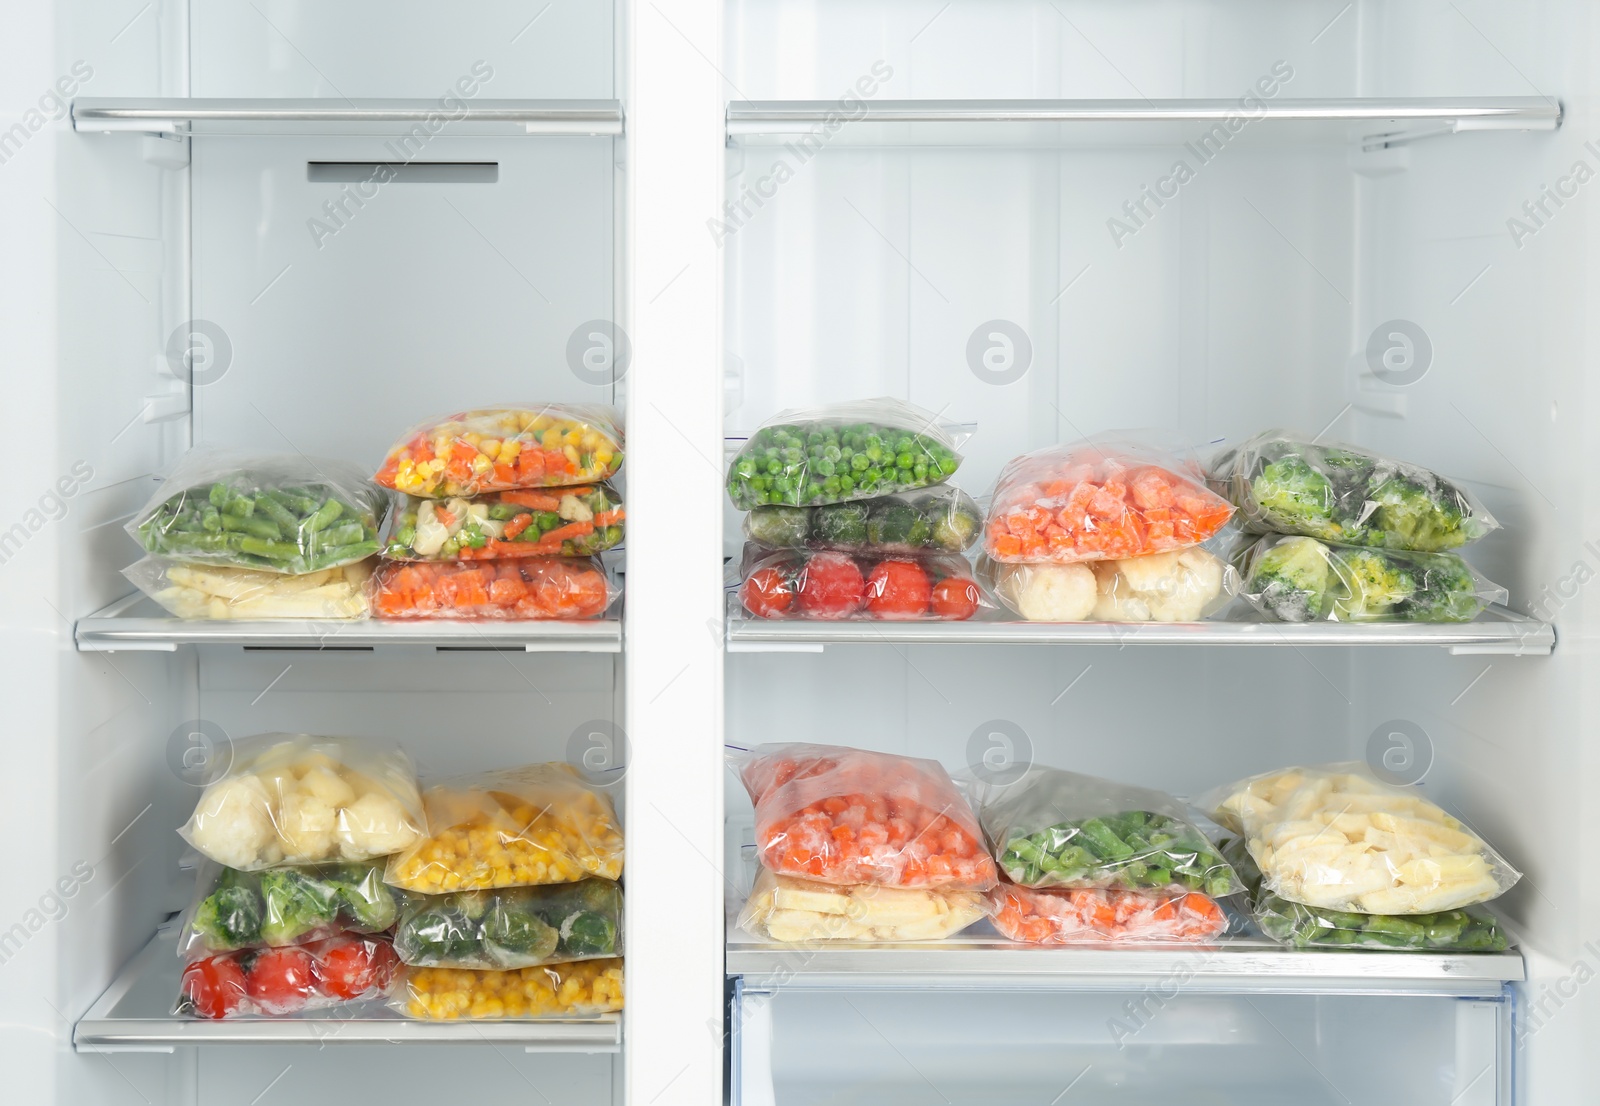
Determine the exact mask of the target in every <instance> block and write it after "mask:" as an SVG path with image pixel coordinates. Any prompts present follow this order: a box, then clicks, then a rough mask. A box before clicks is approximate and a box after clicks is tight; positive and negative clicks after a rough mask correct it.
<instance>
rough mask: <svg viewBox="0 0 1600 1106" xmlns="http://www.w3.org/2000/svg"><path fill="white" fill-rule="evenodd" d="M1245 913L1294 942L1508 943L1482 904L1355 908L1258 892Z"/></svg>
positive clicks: (1394, 945) (1500, 948)
mask: <svg viewBox="0 0 1600 1106" xmlns="http://www.w3.org/2000/svg"><path fill="white" fill-rule="evenodd" d="M1250 913H1251V917H1252V918H1253V919H1254V920H1255V923H1256V925H1257V926H1258V927H1260V929H1261V932H1263V933H1265V934H1266V935H1267V936H1268V937H1271V938H1272V939H1273V940H1274V941H1280V942H1282V943H1283V944H1285V945H1291V946H1293V947H1294V948H1346V949H1399V950H1402V951H1407V952H1504V951H1505V950H1506V949H1507V948H1508V947H1510V944H1511V942H1510V939H1509V938H1508V937H1507V936H1506V931H1505V930H1504V929H1503V928H1502V927H1501V925H1500V922H1499V921H1498V919H1496V918H1495V916H1494V915H1493V914H1491V913H1490V912H1489V911H1488V910H1487V909H1485V908H1484V907H1482V906H1468V907H1464V908H1462V909H1459V910H1441V911H1439V912H1438V913H1436V914H1410V915H1407V914H1357V913H1353V912H1350V911H1344V910H1329V909H1326V908H1323V907H1316V906H1306V905H1305V904H1304V903H1298V902H1290V901H1289V900H1288V899H1284V898H1279V897H1278V896H1277V895H1274V894H1272V893H1271V892H1263V893H1261V894H1259V895H1257V896H1255V901H1254V902H1253V903H1252V904H1251V911H1250Z"/></svg>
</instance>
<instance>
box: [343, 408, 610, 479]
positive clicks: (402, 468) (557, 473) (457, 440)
mask: <svg viewBox="0 0 1600 1106" xmlns="http://www.w3.org/2000/svg"><path fill="white" fill-rule="evenodd" d="M620 427H621V422H620V420H619V419H618V418H617V413H616V411H615V410H614V409H613V408H610V407H605V406H574V405H570V404H561V403H547V404H526V405H510V406H504V407H484V408H479V409H477V410H473V411H459V412H457V413H455V414H453V415H444V416H442V417H440V418H435V419H429V420H428V421H427V422H424V423H419V424H418V425H416V426H414V427H412V428H411V429H410V430H407V431H406V432H405V434H404V435H403V436H402V437H401V438H400V440H399V441H398V442H396V443H395V444H394V446H393V447H392V448H391V449H390V450H389V453H388V455H387V456H386V457H385V458H384V461H383V467H382V468H380V469H379V470H378V472H377V475H375V476H374V477H373V478H372V479H373V480H375V481H376V482H377V483H379V484H381V485H383V486H384V487H385V488H393V489H394V490H395V491H397V492H403V493H404V494H406V495H414V496H419V497H421V498H424V499H449V498H455V497H458V496H474V495H483V494H485V493H486V492H498V491H506V490H508V489H510V488H558V487H570V486H573V485H578V484H593V483H595V482H596V481H599V480H608V479H610V478H611V477H612V476H615V475H616V472H617V470H618V469H620V468H621V467H622V431H621V429H620Z"/></svg>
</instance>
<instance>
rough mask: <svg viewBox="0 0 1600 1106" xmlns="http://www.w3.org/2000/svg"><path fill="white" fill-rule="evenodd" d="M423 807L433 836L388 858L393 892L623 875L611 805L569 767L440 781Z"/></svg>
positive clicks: (529, 767)
mask: <svg viewBox="0 0 1600 1106" xmlns="http://www.w3.org/2000/svg"><path fill="white" fill-rule="evenodd" d="M423 802H424V805H425V806H426V808H427V812H428V827H429V831H430V836H428V837H426V838H424V839H423V840H421V841H418V842H417V843H416V844H415V845H413V846H411V847H410V848H407V849H405V850H403V851H400V852H397V853H396V854H395V855H394V856H391V857H390V858H389V867H388V870H387V871H386V872H385V874H384V879H385V880H386V881H387V882H388V883H389V884H391V885H392V886H395V887H400V888H403V889H405V890H407V891H417V892H420V893H422V894H428V895H435V894H442V893H446V892H455V891H487V890H492V889H494V888H498V887H533V886H538V885H541V884H547V883H576V882H577V881H579V880H581V879H584V878H586V877H588V876H600V877H601V878H603V879H612V880H614V879H617V878H619V877H620V876H621V875H622V830H621V829H620V828H619V827H618V825H617V815H616V811H615V809H613V807H612V805H611V799H610V798H609V797H608V796H607V795H606V794H605V793H604V792H603V791H601V790H600V789H599V788H597V787H595V786H593V785H591V784H589V783H587V782H586V781H585V780H584V779H583V777H582V776H581V775H580V774H579V773H578V770H577V769H576V768H574V767H573V766H572V765H570V764H567V763H564V762H561V761H552V762H550V763H547V764H530V765H525V766H523V767H521V768H506V769H502V770H499V771H495V772H486V773H483V774H482V775H477V776H464V777H461V778H459V779H454V780H447V781H445V782H444V783H441V784H439V785H437V786H435V787H430V788H429V789H428V791H427V794H426V795H424V796H423Z"/></svg>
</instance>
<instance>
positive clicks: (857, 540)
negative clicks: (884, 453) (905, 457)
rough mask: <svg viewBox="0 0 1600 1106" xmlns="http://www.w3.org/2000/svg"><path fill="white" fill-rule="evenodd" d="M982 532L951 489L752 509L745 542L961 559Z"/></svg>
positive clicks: (978, 517) (969, 507)
mask: <svg viewBox="0 0 1600 1106" xmlns="http://www.w3.org/2000/svg"><path fill="white" fill-rule="evenodd" d="M982 532H983V513H982V511H980V510H979V508H978V504H977V503H976V502H974V500H973V498H972V497H971V496H970V495H968V494H967V493H966V492H964V491H962V490H961V489H960V488H958V487H956V486H955V485H953V484H942V485H940V486H939V487H937V488H930V489H928V490H927V491H918V492H901V493H899V494H898V495H885V496H880V497H878V498H877V499H858V500H854V501H852V502H850V503H830V504H828V505H826V506H823V507H785V506H771V507H757V508H756V509H755V510H753V511H751V512H750V513H749V514H747V515H745V516H744V534H745V537H747V538H749V539H750V540H751V541H753V542H755V543H756V544H757V545H764V546H766V547H767V548H768V549H838V550H842V551H843V552H846V553H964V552H966V550H967V549H968V548H969V547H970V546H971V545H972V544H973V543H974V542H976V541H977V540H978V536H979V535H980V534H981V533H982Z"/></svg>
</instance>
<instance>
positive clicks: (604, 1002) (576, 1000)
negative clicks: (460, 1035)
mask: <svg viewBox="0 0 1600 1106" xmlns="http://www.w3.org/2000/svg"><path fill="white" fill-rule="evenodd" d="M389 1006H390V1008H391V1009H393V1010H397V1011H399V1012H400V1013H402V1014H404V1015H405V1016H406V1017H408V1018H418V1019H421V1020H424V1021H454V1020H455V1019H457V1018H470V1019H472V1020H475V1021H533V1020H536V1019H538V1018H575V1017H585V1016H589V1015H593V1014H609V1013H613V1012H615V1011H617V1010H621V1009H622V960H621V958H616V959H611V960H581V961H578V962H577V963H573V964H545V965H541V966H539V967H537V968H511V969H509V970H506V971H480V970H476V969H473V968H404V969H402V971H401V973H400V977H399V981H398V982H397V983H396V984H395V988H394V994H393V997H391V999H390V1000H389Z"/></svg>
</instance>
